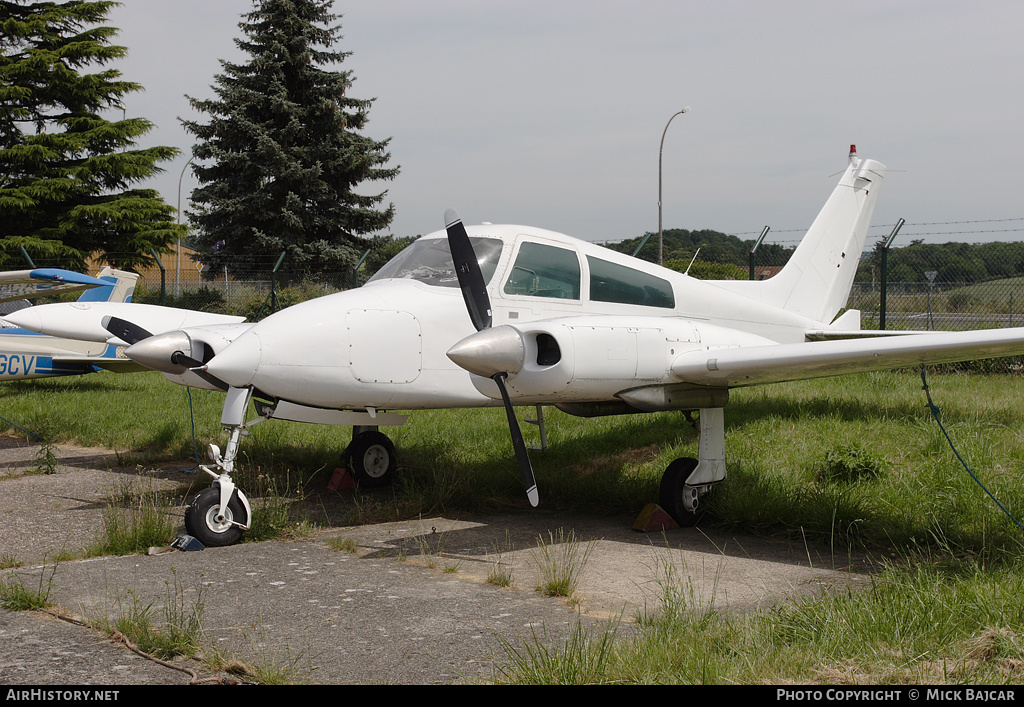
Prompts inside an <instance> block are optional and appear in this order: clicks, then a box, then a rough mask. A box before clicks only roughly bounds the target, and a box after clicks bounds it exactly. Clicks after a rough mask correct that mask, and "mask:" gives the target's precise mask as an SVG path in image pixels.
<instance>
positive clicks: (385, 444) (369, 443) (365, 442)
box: [346, 432, 397, 488]
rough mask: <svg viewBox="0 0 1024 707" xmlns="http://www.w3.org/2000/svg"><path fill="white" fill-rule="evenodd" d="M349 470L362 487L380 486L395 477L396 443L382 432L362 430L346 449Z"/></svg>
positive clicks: (385, 484)
mask: <svg viewBox="0 0 1024 707" xmlns="http://www.w3.org/2000/svg"><path fill="white" fill-rule="evenodd" d="M346 456H347V457H348V464H349V467H348V468H349V471H350V472H351V473H352V476H353V477H354V478H355V480H356V483H357V484H358V485H359V486H360V488H380V487H382V486H387V485H389V484H390V483H391V481H392V480H393V479H394V475H395V468H396V466H397V462H396V461H395V445H394V444H392V443H391V440H390V439H388V437H387V435H385V434H382V433H380V432H362V433H360V434H358V435H356V436H355V437H354V438H353V439H352V443H351V444H349V446H348V449H347V450H346Z"/></svg>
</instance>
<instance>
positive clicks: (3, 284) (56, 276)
mask: <svg viewBox="0 0 1024 707" xmlns="http://www.w3.org/2000/svg"><path fill="white" fill-rule="evenodd" d="M138 279H139V276H138V275H137V274H136V273H133V272H126V271H123V270H114V269H113V268H110V267H105V268H103V270H101V271H100V273H99V275H98V276H97V277H90V276H88V275H82V274H80V273H75V272H71V271H68V270H58V269H54V268H37V269H34V270H19V271H13V272H6V273H0V302H14V301H16V300H24V299H29V298H34V297H41V296H44V295H50V294H54V293H55V292H66V291H73V290H75V289H83V288H89V289H86V290H85V292H83V293H82V295H81V297H79V298H78V301H77V302H73V303H70V306H72V307H76V308H79V309H86V308H88V307H89V306H90V303H94V302H129V301H131V298H132V295H133V294H134V292H135V284H136V282H137V281H138ZM8 306H10V305H8ZM31 309H32V307H27V308H24V309H19V310H17V311H18V312H19V313H23V314H24V313H27V312H29V311H30V310H31ZM0 316H2V315H0ZM0 327H2V328H0V381H11V380H26V379H30V378H49V377H53V376H75V375H82V374H85V373H93V372H96V371H99V370H101V369H107V370H113V371H119V372H128V371H144V370H147V369H146V368H144V367H143V366H140V365H138V364H136V363H135V362H133V361H132V360H131V359H129V358H126V357H125V356H124V354H123V349H124V347H123V346H122V347H119V346H116V345H114V344H108V343H106V342H94V341H81V340H77V339H66V338H62V337H56V336H47V335H44V334H39V333H37V332H35V331H31V330H29V329H24V328H21V327H18V326H15V325H14V324H11V323H9V322H7V321H5V320H4V319H0Z"/></svg>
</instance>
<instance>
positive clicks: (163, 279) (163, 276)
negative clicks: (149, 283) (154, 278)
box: [149, 248, 167, 306]
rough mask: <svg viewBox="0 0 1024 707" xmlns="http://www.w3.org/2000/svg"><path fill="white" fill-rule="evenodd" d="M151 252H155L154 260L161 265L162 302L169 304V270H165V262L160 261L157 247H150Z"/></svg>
mask: <svg viewBox="0 0 1024 707" xmlns="http://www.w3.org/2000/svg"><path fill="white" fill-rule="evenodd" d="M149 252H150V253H152V254H153V260H155V261H156V264H157V265H158V266H159V267H160V304H161V305H163V306H167V272H166V271H165V270H164V264H163V263H161V262H160V256H159V255H157V254H156V249H155V248H150V249H149Z"/></svg>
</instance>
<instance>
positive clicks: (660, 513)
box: [633, 503, 679, 533]
mask: <svg viewBox="0 0 1024 707" xmlns="http://www.w3.org/2000/svg"><path fill="white" fill-rule="evenodd" d="M678 527H679V523H676V522H675V520H674V519H673V518H672V516H670V515H669V514H668V513H666V512H665V511H664V509H663V508H662V507H661V506H659V505H658V504H657V503H648V504H647V505H646V506H644V509H643V510H642V511H640V515H638V516H637V517H636V520H635V521H633V530H637V531H639V532H641V533H657V532H660V531H662V530H672V529H674V528H678Z"/></svg>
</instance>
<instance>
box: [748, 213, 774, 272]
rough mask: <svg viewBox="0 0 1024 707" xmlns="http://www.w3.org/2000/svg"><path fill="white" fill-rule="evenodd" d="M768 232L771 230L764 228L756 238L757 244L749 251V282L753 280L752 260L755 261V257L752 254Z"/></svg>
mask: <svg viewBox="0 0 1024 707" xmlns="http://www.w3.org/2000/svg"><path fill="white" fill-rule="evenodd" d="M770 230H771V229H770V228H768V227H767V226H765V227H764V230H763V231H761V235H760V236H758V237H757V242H756V243H754V247H753V248H751V249H750V257H749V265H750V279H751V280H753V279H754V260H755V255H754V254H755V253H756V252H757V247H758V246H759V245H761V241H763V240H764V237H765V236H767V235H768V231H770Z"/></svg>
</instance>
